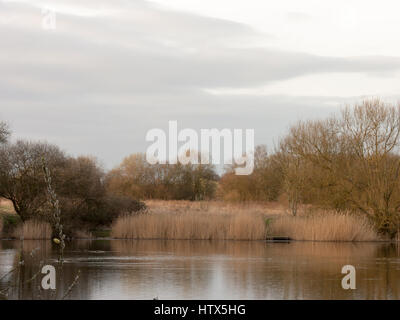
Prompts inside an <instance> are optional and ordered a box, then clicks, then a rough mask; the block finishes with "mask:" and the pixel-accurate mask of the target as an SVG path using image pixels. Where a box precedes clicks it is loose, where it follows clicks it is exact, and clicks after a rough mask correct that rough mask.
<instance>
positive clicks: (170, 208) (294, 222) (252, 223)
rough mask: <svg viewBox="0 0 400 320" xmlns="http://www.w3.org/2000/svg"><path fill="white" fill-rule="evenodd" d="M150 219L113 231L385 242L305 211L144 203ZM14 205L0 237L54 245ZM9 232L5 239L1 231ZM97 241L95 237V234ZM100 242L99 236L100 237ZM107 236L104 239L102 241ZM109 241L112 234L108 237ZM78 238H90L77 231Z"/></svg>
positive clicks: (341, 220)
mask: <svg viewBox="0 0 400 320" xmlns="http://www.w3.org/2000/svg"><path fill="white" fill-rule="evenodd" d="M146 204H147V206H148V211H147V213H144V214H138V215H130V216H121V217H120V218H118V219H117V220H116V221H115V222H114V224H113V226H112V231H111V237H113V238H119V239H176V240H178V239H191V240H194V239H196V240H264V239H266V238H267V237H274V236H276V237H289V238H290V239H293V240H311V241H375V240H381V239H380V237H379V236H378V235H377V233H376V232H375V230H374V229H373V227H372V226H371V224H370V223H369V221H368V220H367V219H366V218H365V217H363V216H358V215H354V214H350V213H336V212H334V211H322V210H316V209H312V208H310V207H307V206H303V207H301V208H300V209H299V214H298V216H296V217H293V216H291V215H290V214H289V213H288V210H287V208H286V207H285V206H284V205H282V204H280V203H276V202H275V203H256V202H253V203H228V202H222V201H195V202H191V201H161V200H152V201H147V202H146ZM14 218H17V216H16V215H15V213H13V209H12V206H11V205H10V203H5V202H0V237H2V236H3V237H13V238H17V239H21V238H23V239H50V238H51V228H50V226H49V225H48V224H47V223H43V222H38V221H27V222H25V223H24V224H22V223H21V222H19V221H17V220H16V219H14ZM3 227H4V229H7V234H5V232H3V233H2V230H3ZM94 236H97V234H96V233H94ZM99 236H100V235H99ZM103 236H104V235H103ZM107 236H108V233H107ZM75 237H76V238H92V235H91V234H89V233H87V232H80V231H76V234H75Z"/></svg>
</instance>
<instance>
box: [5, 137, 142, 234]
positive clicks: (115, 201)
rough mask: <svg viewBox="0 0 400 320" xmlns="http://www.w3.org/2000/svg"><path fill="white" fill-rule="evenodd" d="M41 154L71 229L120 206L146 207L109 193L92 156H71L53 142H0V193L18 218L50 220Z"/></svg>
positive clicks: (110, 215) (109, 216)
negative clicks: (10, 204) (11, 206)
mask: <svg viewBox="0 0 400 320" xmlns="http://www.w3.org/2000/svg"><path fill="white" fill-rule="evenodd" d="M43 160H45V163H46V167H47V168H48V171H49V172H51V177H52V179H51V180H52V183H51V184H52V188H53V189H54V191H55V193H56V195H57V198H58V201H59V205H60V208H61V221H62V224H63V225H64V230H65V232H66V233H67V234H69V235H71V234H73V233H74V231H75V230H76V229H82V228H91V227H96V226H98V225H108V224H110V223H111V222H112V220H113V219H114V218H116V217H117V216H118V215H119V214H121V213H123V212H127V213H131V212H137V211H140V210H142V209H144V204H143V203H141V202H138V201H135V200H134V199H128V198H126V197H115V196H114V197H113V196H110V195H109V194H107V192H106V188H105V184H104V175H105V174H104V170H103V169H102V168H101V167H100V166H99V165H98V163H97V161H96V160H95V159H94V158H90V157H78V158H73V157H70V156H67V155H66V154H65V153H64V152H62V151H61V150H60V149H59V148H58V147H57V146H54V145H50V144H47V143H37V142H26V141H17V142H16V143H15V144H5V145H3V146H1V147H0V197H3V198H6V199H8V200H10V201H11V202H12V203H13V206H14V209H15V212H16V213H17V214H18V215H19V216H20V218H21V220H22V221H27V220H29V219H32V218H35V219H43V220H46V221H50V222H51V217H52V216H51V210H52V209H51V207H50V204H49V202H48V195H47V193H46V188H47V184H46V179H45V173H44V171H43Z"/></svg>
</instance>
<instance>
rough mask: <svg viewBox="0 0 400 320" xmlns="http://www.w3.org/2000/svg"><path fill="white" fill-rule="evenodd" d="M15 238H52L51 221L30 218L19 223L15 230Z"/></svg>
mask: <svg viewBox="0 0 400 320" xmlns="http://www.w3.org/2000/svg"><path fill="white" fill-rule="evenodd" d="M12 236H13V238H17V239H25V240H45V239H51V236H52V229H51V226H50V224H49V223H47V222H42V221H38V220H29V221H26V222H24V223H23V224H21V225H19V226H18V227H17V228H16V229H15V230H14V232H13V235H12Z"/></svg>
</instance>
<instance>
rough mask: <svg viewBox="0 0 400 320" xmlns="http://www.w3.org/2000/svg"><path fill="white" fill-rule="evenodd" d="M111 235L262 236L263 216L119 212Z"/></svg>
mask: <svg viewBox="0 0 400 320" xmlns="http://www.w3.org/2000/svg"><path fill="white" fill-rule="evenodd" d="M111 236H112V237H114V238H119V239H171V240H172V239H174V240H184V239H185V240H189V239H190V240H262V239H265V237H266V235H265V226H264V223H263V219H262V217H261V216H259V215H258V216H252V215H250V214H236V215H224V214H218V215H215V214H208V213H202V214H187V213H186V214H184V213H177V214H176V213H167V214H156V213H148V214H141V215H132V216H122V217H120V218H119V219H117V221H116V222H115V223H114V225H113V228H112V232H111Z"/></svg>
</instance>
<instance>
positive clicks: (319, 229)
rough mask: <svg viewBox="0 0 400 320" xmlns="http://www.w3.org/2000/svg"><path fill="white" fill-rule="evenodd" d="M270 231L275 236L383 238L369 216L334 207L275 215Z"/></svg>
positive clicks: (365, 239) (348, 238)
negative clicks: (277, 216) (303, 213)
mask: <svg viewBox="0 0 400 320" xmlns="http://www.w3.org/2000/svg"><path fill="white" fill-rule="evenodd" d="M268 234H269V235H272V236H285V237H289V238H290V239H293V240H312V241H376V240H380V239H379V236H378V235H377V233H376V232H375V230H374V228H373V226H372V225H371V223H370V222H369V221H368V219H367V218H366V217H364V216H360V215H354V214H350V213H337V212H331V211H327V212H320V213H318V214H313V215H309V216H296V217H292V216H282V217H279V218H276V219H274V220H273V221H272V222H271V224H270V226H269V228H268Z"/></svg>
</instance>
